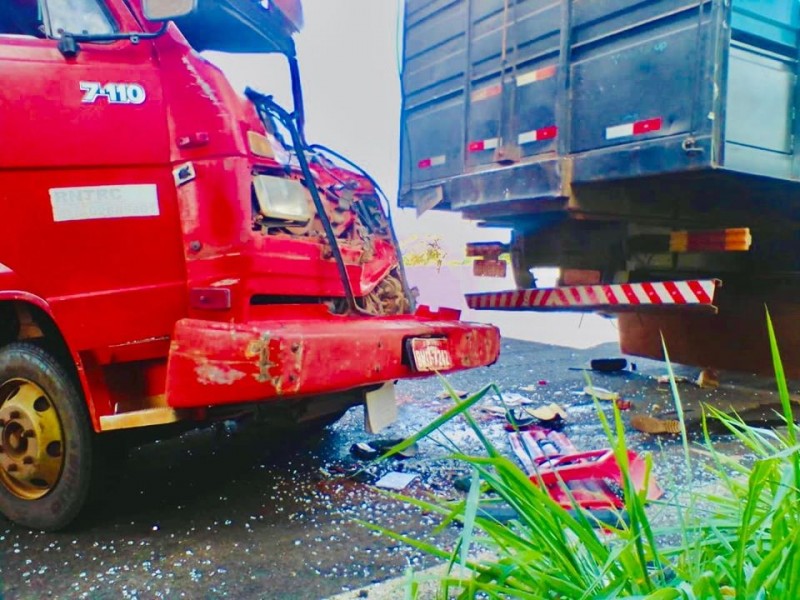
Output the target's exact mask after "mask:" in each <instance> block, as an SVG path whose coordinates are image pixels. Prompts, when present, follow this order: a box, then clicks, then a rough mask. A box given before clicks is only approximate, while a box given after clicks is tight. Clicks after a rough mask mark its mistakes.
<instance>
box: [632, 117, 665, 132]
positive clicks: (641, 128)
mask: <svg viewBox="0 0 800 600" xmlns="http://www.w3.org/2000/svg"><path fill="white" fill-rule="evenodd" d="M661 125H662V120H661V117H658V118H655V119H647V120H645V121H636V123H634V124H633V135H642V134H643V133H650V132H651V131H660V130H661Z"/></svg>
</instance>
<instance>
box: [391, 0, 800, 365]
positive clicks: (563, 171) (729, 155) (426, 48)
mask: <svg viewBox="0 0 800 600" xmlns="http://www.w3.org/2000/svg"><path fill="white" fill-rule="evenodd" d="M799 28H800V3H798V2H796V1H795V0H732V1H731V0H705V1H703V0H700V1H697V0H694V1H689V0H638V1H637V0H571V1H570V0H561V1H553V0H407V1H406V3H405V21H404V51H403V66H404V68H403V75H402V83H403V102H404V104H403V113H402V127H401V170H400V199H399V203H400V206H403V207H415V208H416V209H417V211H418V212H420V213H421V212H424V211H426V210H431V209H434V210H444V211H458V212H461V213H462V214H463V215H464V216H465V217H466V218H468V219H472V220H476V221H479V222H481V223H482V224H484V225H486V226H489V227H491V226H496V227H505V228H510V229H512V231H513V233H512V241H511V244H510V246H508V247H506V246H505V245H502V244H500V245H488V247H487V246H486V245H483V246H481V245H474V246H473V247H471V248H470V249H469V253H470V254H471V255H473V256H478V257H481V258H482V259H483V260H478V261H476V269H477V271H480V272H485V273H492V274H502V271H500V272H499V273H498V270H497V269H496V268H494V267H496V266H497V262H498V261H497V258H498V255H499V254H501V253H502V252H504V251H510V256H511V263H512V268H513V271H514V275H515V280H516V282H517V286H518V289H519V290H521V293H517V292H515V291H514V290H510V291H509V292H508V293H507V294H506V295H505V296H503V295H494V296H492V295H472V296H471V297H470V298H468V300H469V303H470V305H471V306H473V307H475V308H484V309H506V310H509V309H511V310H566V309H570V310H576V309H577V310H599V311H602V312H619V313H621V314H620V331H621V341H622V346H623V350H624V351H627V352H630V353H633V354H641V355H645V356H656V357H660V356H661V346H660V336H659V335H658V332H659V330H661V329H664V331H665V333H666V334H667V341H668V344H669V345H670V349H671V355H672V356H673V358H677V360H678V361H680V362H685V363H687V364H697V365H700V366H709V367H731V368H737V369H745V370H748V371H755V370H763V371H766V370H768V369H769V368H771V366H770V363H769V356H768V346H767V344H766V338H765V337H764V333H763V332H764V330H765V328H764V317H763V304H764V303H765V302H766V303H767V304H768V305H769V307H770V309H771V311H772V313H773V318H774V319H776V320H777V321H778V322H779V328H780V329H781V330H782V338H781V342H782V345H783V348H784V352H785V353H786V354H787V356H790V357H793V355H794V353H796V354H797V359H798V360H797V361H793V360H792V359H791V358H790V361H789V362H790V371H791V372H792V373H793V374H795V375H800V327H797V326H796V325H794V323H795V322H796V319H797V317H798V316H800V315H798V314H797V313H798V309H799V308H800V306H798V305H797V303H796V301H795V300H794V299H795V298H796V297H798V292H799V291H800V278H798V274H799V273H800V234H799V232H798V229H799V228H798V223H800V185H798V178H799V177H800V161H799V160H798V158H800V157H799V156H798V149H797V147H796V142H795V139H796V137H797V136H796V133H797V132H798V127H800V126H799V125H798V120H797V119H796V112H797V111H796V106H797V103H798V99H797V98H798V94H797V86H798V79H797V68H798V67H797V65H798V56H799V53H800V49H799V47H798V29H799ZM545 266H547V267H560V268H561V273H562V277H561V284H562V285H563V286H564V288H566V289H558V290H549V291H548V290H535V280H534V279H533V276H532V275H531V269H532V268H534V267H545ZM717 279H720V280H723V281H724V284H725V285H724V286H723V287H721V288H720V289H718V290H717V289H716V287H717V286H716V283H715V284H714V286H713V287H714V289H713V290H712V291H713V292H714V293H707V292H708V286H709V284H710V282H716V280H717ZM603 286H605V287H603ZM620 286H622V287H620ZM625 286H627V287H625ZM532 290H533V291H532ZM598 296H600V297H601V300H598V298H597V297H598ZM784 321H785V323H784ZM784 324H785V326H781V325H784ZM744 343H746V344H747V347H748V348H752V350H753V351H752V352H742V351H741V348H742V345H743V344H744ZM761 354H763V356H760V355H761ZM794 364H797V365H798V367H797V368H794V367H793V365H794Z"/></svg>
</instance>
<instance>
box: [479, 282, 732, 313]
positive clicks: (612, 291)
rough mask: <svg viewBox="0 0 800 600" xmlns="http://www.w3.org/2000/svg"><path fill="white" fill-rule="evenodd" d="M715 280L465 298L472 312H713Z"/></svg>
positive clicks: (543, 290)
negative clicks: (697, 310) (649, 310)
mask: <svg viewBox="0 0 800 600" xmlns="http://www.w3.org/2000/svg"><path fill="white" fill-rule="evenodd" d="M720 285H721V282H720V281H719V280H717V279H707V280H691V281H656V282H652V283H619V284H611V285H578V286H572V287H557V288H546V289H533V290H513V291H508V292H489V293H482V294H467V295H466V298H467V305H468V306H469V307H470V308H472V309H476V310H541V311H548V310H549V311H574V312H590V311H599V312H631V311H635V310H647V309H651V310H674V309H684V308H692V309H705V310H708V311H711V312H716V310H717V309H716V307H715V306H714V305H713V302H714V294H715V292H716V290H717V287H718V286H720Z"/></svg>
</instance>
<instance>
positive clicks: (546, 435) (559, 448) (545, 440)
mask: <svg viewBox="0 0 800 600" xmlns="http://www.w3.org/2000/svg"><path fill="white" fill-rule="evenodd" d="M509 427H510V426H508V425H507V426H506V429H508V428H509ZM508 441H509V443H510V444H511V449H512V450H513V451H514V454H515V455H516V457H517V459H518V460H519V461H520V463H521V464H522V466H523V467H525V470H526V471H527V473H528V475H534V474H535V473H536V472H537V471H538V469H539V467H540V465H541V464H542V463H544V462H547V461H548V460H549V459H550V458H553V457H556V456H563V455H568V454H575V453H577V451H578V449H577V448H576V447H575V446H574V444H573V443H572V441H571V440H570V439H569V438H568V437H567V436H566V435H564V434H563V433H559V432H557V431H552V430H549V429H545V428H543V427H537V426H535V425H532V426H527V427H525V428H524V429H522V430H512V431H510V432H509V434H508Z"/></svg>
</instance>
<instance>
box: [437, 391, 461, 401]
mask: <svg viewBox="0 0 800 600" xmlns="http://www.w3.org/2000/svg"><path fill="white" fill-rule="evenodd" d="M453 391H454V392H455V393H456V396H457V397H458V398H459V400H463V399H464V398H466V397H467V396H469V392H465V391H463V390H453ZM451 397H452V396H450V392H448V391H444V392H442V393H441V394H438V395H437V396H436V399H437V400H448V399H450V398H451Z"/></svg>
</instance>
